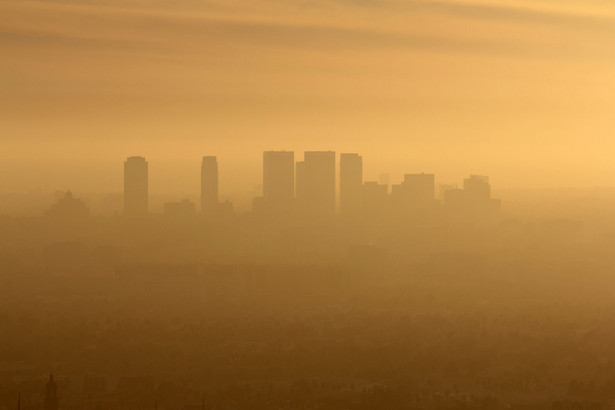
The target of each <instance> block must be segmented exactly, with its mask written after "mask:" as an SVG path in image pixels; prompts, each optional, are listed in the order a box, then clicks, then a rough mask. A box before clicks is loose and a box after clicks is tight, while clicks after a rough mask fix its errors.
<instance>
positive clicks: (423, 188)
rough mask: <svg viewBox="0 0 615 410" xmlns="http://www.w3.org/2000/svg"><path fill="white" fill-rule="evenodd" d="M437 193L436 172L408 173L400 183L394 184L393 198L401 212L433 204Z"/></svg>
mask: <svg viewBox="0 0 615 410" xmlns="http://www.w3.org/2000/svg"><path fill="white" fill-rule="evenodd" d="M435 194H436V184H435V176H434V174H423V173H421V174H406V175H404V180H403V182H402V183H401V184H399V185H393V189H392V191H391V200H392V203H393V206H394V207H395V208H396V209H397V210H398V211H401V212H404V210H409V209H425V208H429V207H431V206H433V204H434V199H435Z"/></svg>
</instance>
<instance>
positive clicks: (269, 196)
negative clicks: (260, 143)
mask: <svg viewBox="0 0 615 410" xmlns="http://www.w3.org/2000/svg"><path fill="white" fill-rule="evenodd" d="M294 198H295V153H294V152H292V151H265V152H263V204H262V205H263V207H264V211H265V212H268V213H273V214H278V215H280V214H282V215H288V214H289V213H290V211H291V210H292V207H293V202H294Z"/></svg>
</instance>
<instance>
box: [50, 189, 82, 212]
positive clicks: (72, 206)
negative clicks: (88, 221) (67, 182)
mask: <svg viewBox="0 0 615 410" xmlns="http://www.w3.org/2000/svg"><path fill="white" fill-rule="evenodd" d="M45 215H46V216H48V217H51V218H87V217H88V216H89V215H90V210H89V209H88V207H87V206H86V205H85V202H83V201H82V200H80V199H77V198H75V197H74V196H73V194H72V193H71V192H70V191H66V193H65V194H64V196H63V197H62V198H60V199H59V200H58V202H57V203H55V204H53V205H52V206H51V208H49V209H48V210H47V211H46V212H45Z"/></svg>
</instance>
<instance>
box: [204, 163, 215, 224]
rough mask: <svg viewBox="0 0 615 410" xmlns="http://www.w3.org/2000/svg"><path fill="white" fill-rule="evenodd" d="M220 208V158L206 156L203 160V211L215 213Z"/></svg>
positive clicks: (208, 213)
mask: <svg viewBox="0 0 615 410" xmlns="http://www.w3.org/2000/svg"><path fill="white" fill-rule="evenodd" d="M217 210H218V159H217V158H216V157H215V156H205V157H203V161H202V162H201V213H202V214H203V215H206V216H212V215H214V214H215V213H216V212H217Z"/></svg>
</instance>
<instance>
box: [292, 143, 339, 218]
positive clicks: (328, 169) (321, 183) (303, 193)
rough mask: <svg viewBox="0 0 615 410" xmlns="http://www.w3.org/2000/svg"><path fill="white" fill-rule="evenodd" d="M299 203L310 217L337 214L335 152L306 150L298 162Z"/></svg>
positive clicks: (304, 212) (302, 210) (301, 208)
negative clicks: (302, 158)
mask: <svg viewBox="0 0 615 410" xmlns="http://www.w3.org/2000/svg"><path fill="white" fill-rule="evenodd" d="M297 204H298V207H299V209H300V211H301V212H302V213H303V214H304V216H306V217H308V218H310V217H316V218H322V217H325V218H328V217H332V216H334V215H335V152H333V151H307V152H305V155H304V160H303V162H298V163H297Z"/></svg>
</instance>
